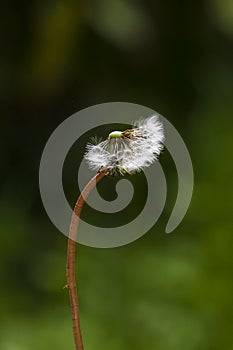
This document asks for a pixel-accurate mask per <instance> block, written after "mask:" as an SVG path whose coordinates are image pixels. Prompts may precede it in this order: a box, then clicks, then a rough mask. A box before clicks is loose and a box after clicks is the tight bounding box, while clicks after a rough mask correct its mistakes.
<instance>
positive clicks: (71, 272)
mask: <svg viewBox="0 0 233 350" xmlns="http://www.w3.org/2000/svg"><path fill="white" fill-rule="evenodd" d="M106 174H107V170H106V169H104V170H101V171H100V172H98V173H97V174H96V175H95V176H94V177H93V178H92V179H91V180H90V181H89V182H88V184H87V185H86V187H85V188H84V189H83V191H82V192H81V194H80V196H79V197H78V200H77V202H76V204H75V207H74V210H73V214H72V218H71V223H70V229H69V238H68V248H67V260H66V278H67V285H66V287H67V288H68V289H69V295H70V307H71V314H72V327H73V336H74V343H75V349H76V350H84V347H83V341H82V333H81V327H80V316H79V303H78V295H77V287H76V279H75V262H76V238H77V233H78V222H79V218H80V214H81V211H82V208H83V204H84V202H85V200H86V198H87V196H88V195H89V193H90V192H91V190H92V189H93V188H94V186H95V185H96V184H97V183H98V182H99V181H100V180H101V179H102V178H103V177H104V175H106Z"/></svg>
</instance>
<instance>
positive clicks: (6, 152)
mask: <svg viewBox="0 0 233 350" xmlns="http://www.w3.org/2000/svg"><path fill="white" fill-rule="evenodd" d="M0 23H1V59H0V74H1V80H0V99H1V106H2V113H1V131H2V133H1V134H2V136H1V139H0V142H1V147H0V154H1V175H0V178H1V187H0V190H1V197H0V230H1V235H0V240H1V245H0V271H1V279H0V281H1V291H0V310H1V312H0V348H1V349H2V350H29V349H30V350H31V349H34V350H39V349H40V350H41V349H43V350H49V349H56V350H63V349H73V348H74V345H73V338H72V329H71V320H70V310H69V300H68V293H67V291H66V290H63V289H62V287H63V285H64V284H65V283H66V282H65V260H66V245H67V238H66V237H65V236H63V235H62V234H61V233H60V232H58V231H57V230H56V228H55V227H54V226H53V225H52V223H51V222H50V220H49V218H48V217H47V215H46V213H45V211H44V208H43V206H42V203H41V200H40V195H39V188H38V169H39V162H40V156H41V154H42V151H43V147H44V145H45V143H46V141H47V139H48V138H49V136H50V134H51V133H52V131H53V130H54V129H55V128H56V127H57V126H58V125H59V123H61V122H62V121H63V120H64V119H65V118H67V117H68V116H69V115H71V114H73V113H75V112H77V111H78V110H80V109H82V108H85V107H88V106H90V105H94V104H98V103H103V102H111V101H126V102H132V103H137V104H142V105H145V106H148V107H150V108H152V109H155V110H156V111H158V112H159V113H161V114H162V115H164V116H165V117H166V118H168V119H169V120H170V121H171V122H172V123H173V124H174V126H175V127H176V128H177V129H178V130H179V132H180V134H181V135H182V137H183V139H184V141H185V142H186V144H187V146H188V148H189V151H190V153H191V156H192V160H193V166H194V172H195V188H194V194H193V200H192V203H191V206H190V208H189V211H188V213H187V215H186V217H185V219H184V220H183V222H182V223H181V225H180V226H179V227H178V228H177V229H176V231H175V232H174V233H172V234H170V235H166V234H164V229H165V226H166V222H167V220H168V217H169V214H170V212H171V210H172V207H173V205H174V201H175V198H176V192H177V176H176V170H175V167H174V164H173V162H172V159H171V158H170V156H169V154H167V153H168V152H166V151H165V152H164V153H163V155H162V157H161V164H162V166H163V169H164V171H165V173H166V176H167V181H168V199H167V203H166V207H165V209H164V212H163V214H162V216H161V218H160V219H159V221H158V222H157V223H156V225H155V226H154V227H153V228H152V229H151V230H150V232H148V234H147V235H145V236H143V237H142V238H141V239H140V240H138V241H136V242H134V243H132V244H130V245H128V246H124V247H120V248H116V249H94V248H89V247H84V246H79V247H78V261H77V270H78V271H77V275H78V283H79V297H80V303H81V305H80V308H81V321H82V328H83V337H84V343H85V349H87V350H91V349H95V350H98V349H102V350H103V349H111V350H118V349H122V350H129V349H134V350H142V349H157V350H176V349H177V350H178V349H179V350H180V349H185V350H197V349H198V350H220V349H233V336H232V334H233V303H232V295H233V278H232V277H233V259H232V247H233V224H232V208H233V205H232V175H233V165H232V146H233V139H232V113H233V99H232V92H233V3H232V1H230V0H202V1H201V0H197V1H174V0H166V1H152V0H147V1H145V0H143V1H142V0H134V1H133V0H117V1H114V0H98V1H97V0H96V1H94V0H87V1H72V0H52V1H36V0H32V1H30V2H27V1H20V2H18V3H17V2H13V1H12V2H11V1H8V2H6V1H2V2H1V22H0ZM116 122H117V121H116ZM87 137H89V135H86V139H85V135H84V138H83V139H82V140H80V142H81V143H78V142H79V141H77V145H75V146H74V149H73V151H72V152H71V153H70V155H69V157H68V159H67V164H66V165H67V166H66V171H65V174H64V182H65V187H66V191H67V197H68V198H69V200H70V202H71V204H73V203H74V200H75V198H76V197H77V195H78V193H77V186H76V182H75V181H76V175H77V174H76V170H77V168H76V166H77V162H78V160H80V159H81V158H82V155H83V152H84V146H83V145H84V144H85V142H86V141H87ZM71 155H72V156H71ZM141 178H142V175H137V176H135V180H134V181H135V182H136V184H137V186H136V189H137V191H139V192H140V191H141V192H140V193H142V194H144V188H143V185H141V182H140V181H141V180H140V179H141ZM106 181H110V180H107V179H106V180H103V185H102V186H103V187H101V185H100V186H99V190H100V191H101V188H103V191H102V192H103V193H102V195H103V196H105V197H106V196H107V193H111V190H110V189H112V191H114V184H115V182H116V181H117V180H112V182H111V181H110V182H106ZM110 196H111V194H110ZM142 197H143V196H142ZM109 199H111V198H109ZM139 204H141V203H139ZM139 204H138V203H137V204H135V206H134V205H133V206H132V207H131V214H132V215H133V214H134V207H135V208H136V209H137V208H138V205H139ZM137 210H138V209H137ZM137 210H136V211H137ZM83 215H85V217H86V218H87V219H88V218H89V219H90V217H91V216H93V213H92V212H91V211H89V209H88V207H86V208H85V210H84V213H83ZM119 220H120V218H119ZM101 221H102V222H105V223H106V225H108V224H109V223H110V222H111V218H109V217H108V218H104V217H103V218H102V219H101Z"/></svg>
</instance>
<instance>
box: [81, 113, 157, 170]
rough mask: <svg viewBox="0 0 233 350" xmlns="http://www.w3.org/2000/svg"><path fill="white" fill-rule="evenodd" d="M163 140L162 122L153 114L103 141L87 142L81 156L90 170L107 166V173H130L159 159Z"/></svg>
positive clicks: (113, 133)
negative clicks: (84, 151) (96, 142)
mask: <svg viewBox="0 0 233 350" xmlns="http://www.w3.org/2000/svg"><path fill="white" fill-rule="evenodd" d="M163 142H164V130H163V125H162V123H161V122H160V121H159V119H158V117H157V116H155V115H152V116H150V117H148V118H146V119H142V120H139V121H137V122H135V123H134V125H133V128H132V129H128V130H125V131H113V132H111V133H110V134H109V135H108V137H107V139H106V140H104V141H102V142H100V143H98V144H93V143H89V144H88V145H87V151H86V153H85V156H84V158H85V159H86V161H87V162H88V164H89V167H90V168H91V169H93V170H97V171H99V170H100V169H102V168H107V169H108V170H109V174H110V175H116V174H121V175H124V174H133V173H135V172H139V171H141V170H142V169H144V168H145V167H148V166H150V165H151V164H152V163H153V162H154V161H155V160H156V159H158V157H159V155H160V153H161V151H162V149H163Z"/></svg>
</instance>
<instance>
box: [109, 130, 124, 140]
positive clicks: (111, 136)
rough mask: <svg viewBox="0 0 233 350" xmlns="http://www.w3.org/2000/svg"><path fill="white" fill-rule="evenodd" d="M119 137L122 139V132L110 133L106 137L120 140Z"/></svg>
mask: <svg viewBox="0 0 233 350" xmlns="http://www.w3.org/2000/svg"><path fill="white" fill-rule="evenodd" d="M120 137H122V131H112V132H110V134H109V135H108V138H109V139H117V138H120Z"/></svg>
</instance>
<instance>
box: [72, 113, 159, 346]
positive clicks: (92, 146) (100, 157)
mask: <svg viewBox="0 0 233 350" xmlns="http://www.w3.org/2000/svg"><path fill="white" fill-rule="evenodd" d="M163 141H164V131H163V126H162V124H161V122H160V121H159V119H158V117H157V116H155V115H152V116H151V117H148V118H146V119H144V120H140V121H138V122H136V123H134V126H133V128H132V129H128V130H125V131H113V132H111V133H110V134H109V135H108V137H107V139H106V140H104V141H101V142H99V143H98V142H97V141H96V138H94V139H93V140H92V143H89V144H88V145H87V150H86V153H85V156H84V158H85V159H86V161H87V162H88V164H89V166H90V168H92V169H93V170H96V171H97V174H96V175H95V176H94V177H93V178H92V179H91V180H90V181H89V182H88V184H87V185H86V187H85V188H84V189H83V191H82V192H81V194H80V196H79V197H78V200H77V202H76V204H75V207H74V210H73V215H72V218H71V224H70V230H69V239H68V249H67V262H66V277H67V284H66V286H65V287H66V288H68V290H69V295H70V305H71V313H72V326H73V335H74V343H75V349H76V350H84V346H83V340H82V334H81V326H80V317H79V303H78V295H77V288H76V279H75V261H76V238H77V232H78V223H79V218H80V214H81V211H82V208H83V205H84V203H85V200H86V198H87V196H88V195H89V193H90V192H91V190H92V189H93V187H94V186H95V185H96V184H97V183H98V182H99V181H100V180H101V179H102V178H103V177H104V176H105V175H117V174H120V175H125V174H134V173H135V172H139V171H141V170H142V169H144V168H145V167H148V166H150V165H151V164H152V163H153V162H154V161H155V160H156V159H158V156H159V154H160V153H161V151H162V149H163Z"/></svg>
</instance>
